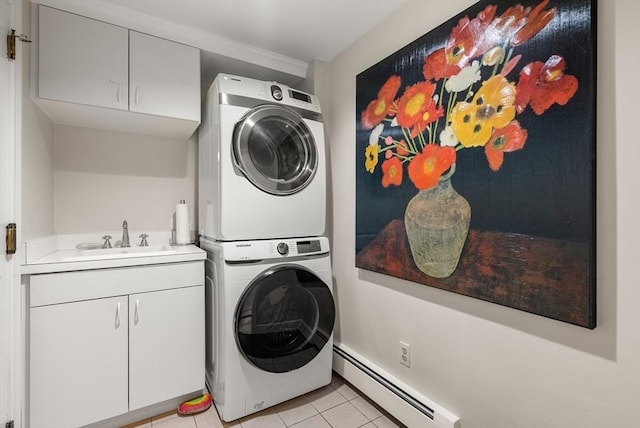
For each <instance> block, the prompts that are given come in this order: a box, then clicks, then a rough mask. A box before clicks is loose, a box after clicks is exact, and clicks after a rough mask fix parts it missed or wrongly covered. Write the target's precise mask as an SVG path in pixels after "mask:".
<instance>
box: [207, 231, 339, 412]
mask: <svg viewBox="0 0 640 428" xmlns="http://www.w3.org/2000/svg"><path fill="white" fill-rule="evenodd" d="M200 246H201V247H202V248H203V249H204V250H206V252H207V261H206V262H205V271H206V274H205V277H206V282H205V284H206V285H205V294H206V305H205V307H206V314H207V315H206V330H207V335H206V337H207V344H206V380H207V385H208V387H209V390H210V392H211V393H212V395H213V399H214V402H215V405H216V408H217V409H218V412H219V413H220V416H221V417H222V419H223V420H225V421H231V420H235V419H238V418H240V417H242V416H245V415H248V414H251V413H254V412H257V411H260V410H262V409H265V408H267V407H270V406H273V405H275V404H278V403H281V402H284V401H286V400H289V399H291V398H294V397H297V396H299V395H302V394H305V393H307V392H309V391H313V390H315V389H317V388H320V387H322V386H325V385H327V384H329V383H330V381H331V367H332V353H333V327H334V321H335V305H334V301H333V293H332V286H331V284H332V275H331V263H330V255H329V242H328V240H327V238H324V237H322V238H307V239H285V240H259V241H236V242H222V241H209V240H207V239H202V240H201V242H200Z"/></svg>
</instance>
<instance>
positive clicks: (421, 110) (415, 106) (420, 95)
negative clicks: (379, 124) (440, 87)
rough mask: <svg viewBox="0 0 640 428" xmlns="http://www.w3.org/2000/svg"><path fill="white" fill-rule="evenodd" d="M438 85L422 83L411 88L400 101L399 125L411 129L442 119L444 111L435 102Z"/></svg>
mask: <svg viewBox="0 0 640 428" xmlns="http://www.w3.org/2000/svg"><path fill="white" fill-rule="evenodd" d="M435 89H436V85H434V84H433V83H431V82H420V83H416V84H415V85H411V86H409V87H408V88H407V89H406V90H405V92H404V94H402V96H401V97H400V100H398V112H397V119H398V125H400V126H401V127H403V128H411V127H412V126H414V125H417V126H419V127H422V129H424V127H425V126H426V125H428V124H429V123H431V122H433V121H435V120H437V119H438V118H440V117H442V115H443V114H444V111H443V109H442V107H440V108H438V107H437V106H436V105H435V103H434V102H433V93H434V91H435Z"/></svg>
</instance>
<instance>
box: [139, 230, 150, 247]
mask: <svg viewBox="0 0 640 428" xmlns="http://www.w3.org/2000/svg"><path fill="white" fill-rule="evenodd" d="M148 237H149V235H147V234H146V233H143V234H142V235H140V238H141V239H140V246H141V247H148V246H149V243H148V242H147V238H148Z"/></svg>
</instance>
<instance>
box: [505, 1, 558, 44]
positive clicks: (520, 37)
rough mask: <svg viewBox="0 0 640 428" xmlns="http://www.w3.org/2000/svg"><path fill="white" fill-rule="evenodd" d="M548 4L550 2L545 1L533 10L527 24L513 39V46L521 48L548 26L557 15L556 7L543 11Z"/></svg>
mask: <svg viewBox="0 0 640 428" xmlns="http://www.w3.org/2000/svg"><path fill="white" fill-rule="evenodd" d="M548 3H549V0H543V1H542V2H540V4H539V5H538V6H536V7H535V9H533V11H532V12H531V13H530V14H529V16H528V17H527V22H526V24H524V26H523V27H522V28H520V29H519V30H518V32H517V33H516V34H515V35H514V36H513V38H512V39H511V45H513V46H519V45H521V44H523V43H524V42H526V41H527V40H529V39H530V38H532V37H533V36H535V35H536V34H538V33H539V32H540V31H541V30H542V29H543V28H544V27H546V26H547V24H548V23H549V21H551V19H552V18H553V16H554V15H555V13H556V8H555V7H553V8H551V9H549V10H545V11H543V10H542V9H544V7H545V6H546V5H547V4H548Z"/></svg>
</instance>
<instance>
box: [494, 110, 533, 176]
mask: <svg viewBox="0 0 640 428" xmlns="http://www.w3.org/2000/svg"><path fill="white" fill-rule="evenodd" d="M527 135H528V134H527V130H526V129H522V128H521V127H520V123H519V122H518V121H517V120H514V121H512V122H511V123H509V124H508V125H507V126H505V127H504V128H501V129H494V130H493V134H492V135H491V138H490V139H489V142H488V143H487V144H486V145H485V146H484V154H485V155H486V156H487V161H488V162H489V168H491V170H492V171H497V170H499V169H500V167H501V166H502V162H503V160H504V154H505V153H508V152H515V151H516V150H520V149H522V148H523V147H524V143H525V142H526V141H527Z"/></svg>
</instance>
